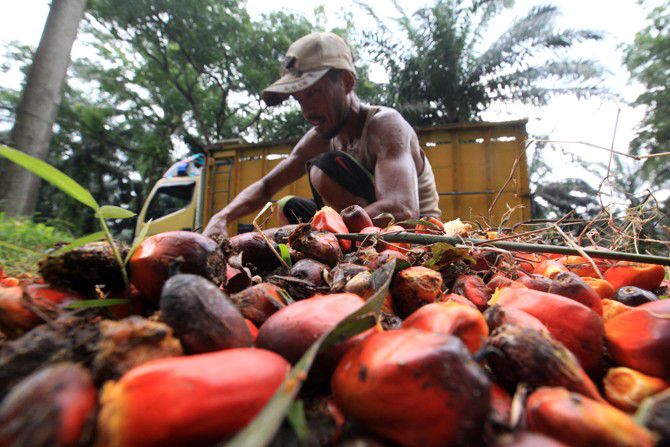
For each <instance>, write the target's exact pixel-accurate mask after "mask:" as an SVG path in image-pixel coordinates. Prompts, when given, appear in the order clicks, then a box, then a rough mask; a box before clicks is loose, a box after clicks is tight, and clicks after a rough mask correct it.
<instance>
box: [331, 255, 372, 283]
mask: <svg viewBox="0 0 670 447" xmlns="http://www.w3.org/2000/svg"><path fill="white" fill-rule="evenodd" d="M375 253H376V252H375ZM369 271H370V269H369V268H368V267H366V266H364V265H358V264H353V263H350V262H340V263H339V264H337V265H336V266H335V267H334V268H333V269H332V270H331V271H330V278H331V280H330V290H331V291H332V292H333V293H339V292H342V291H343V290H344V287H345V286H346V285H347V283H348V282H349V280H350V279H351V278H353V277H354V276H356V275H358V274H359V273H360V272H369Z"/></svg>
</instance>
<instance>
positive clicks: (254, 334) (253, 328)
mask: <svg viewBox="0 0 670 447" xmlns="http://www.w3.org/2000/svg"><path fill="white" fill-rule="evenodd" d="M244 322H245V323H247V327H248V328H249V333H250V334H251V339H252V340H253V341H256V337H258V328H257V327H256V325H255V324H254V323H253V322H252V321H251V320H248V319H246V318H245V319H244Z"/></svg>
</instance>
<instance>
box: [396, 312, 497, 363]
mask: <svg viewBox="0 0 670 447" xmlns="http://www.w3.org/2000/svg"><path fill="white" fill-rule="evenodd" d="M402 327H403V328H406V329H409V328H413V329H420V330H422V331H429V332H439V333H441V334H451V335H455V336H456V337H458V338H460V339H461V341H462V342H463V343H464V344H465V346H466V347H467V348H468V350H469V351H470V352H471V353H475V352H477V351H478V350H479V348H481V347H482V344H484V341H485V340H486V338H487V337H488V335H489V328H488V326H487V324H486V320H485V319H484V316H483V315H482V313H481V312H479V311H478V310H477V309H473V308H471V307H469V306H466V305H464V304H458V303H455V302H441V303H431V304H427V305H425V306H423V307H421V308H420V309H418V310H416V311H415V312H414V313H412V314H411V315H410V316H409V317H407V319H406V320H405V321H404V322H403V324H402Z"/></svg>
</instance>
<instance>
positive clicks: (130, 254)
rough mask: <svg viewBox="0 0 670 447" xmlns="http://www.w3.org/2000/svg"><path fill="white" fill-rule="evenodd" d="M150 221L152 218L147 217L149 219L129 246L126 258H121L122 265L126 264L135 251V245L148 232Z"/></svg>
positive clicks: (137, 245)
mask: <svg viewBox="0 0 670 447" xmlns="http://www.w3.org/2000/svg"><path fill="white" fill-rule="evenodd" d="M152 221H153V219H149V221H148V222H147V223H146V224H144V226H143V227H142V231H140V234H138V235H137V237H136V238H135V240H134V241H133V246H132V247H130V250H128V254H127V255H126V259H124V260H123V265H127V264H128V261H130V258H131V257H132V256H133V253H135V251H136V250H137V247H139V246H140V244H141V243H142V242H143V241H144V239H145V238H146V237H147V233H148V232H149V227H150V226H151V222H152Z"/></svg>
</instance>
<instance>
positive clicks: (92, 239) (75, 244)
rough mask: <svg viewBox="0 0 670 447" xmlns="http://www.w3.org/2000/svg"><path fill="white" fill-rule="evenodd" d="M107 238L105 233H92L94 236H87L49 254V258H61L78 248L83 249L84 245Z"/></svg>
mask: <svg viewBox="0 0 670 447" xmlns="http://www.w3.org/2000/svg"><path fill="white" fill-rule="evenodd" d="M104 238H105V232H104V231H98V232H97V233H92V234H87V235H86V236H82V237H80V238H79V239H76V240H74V241H72V242H70V243H69V244H67V245H65V246H63V247H61V248H59V249H57V250H54V251H52V252H51V253H48V255H49V256H59V255H62V254H63V253H67V252H68V251H70V250H73V249H75V248H77V247H81V246H83V245H86V244H88V243H89V242H95V241H99V240H100V239H104Z"/></svg>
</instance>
